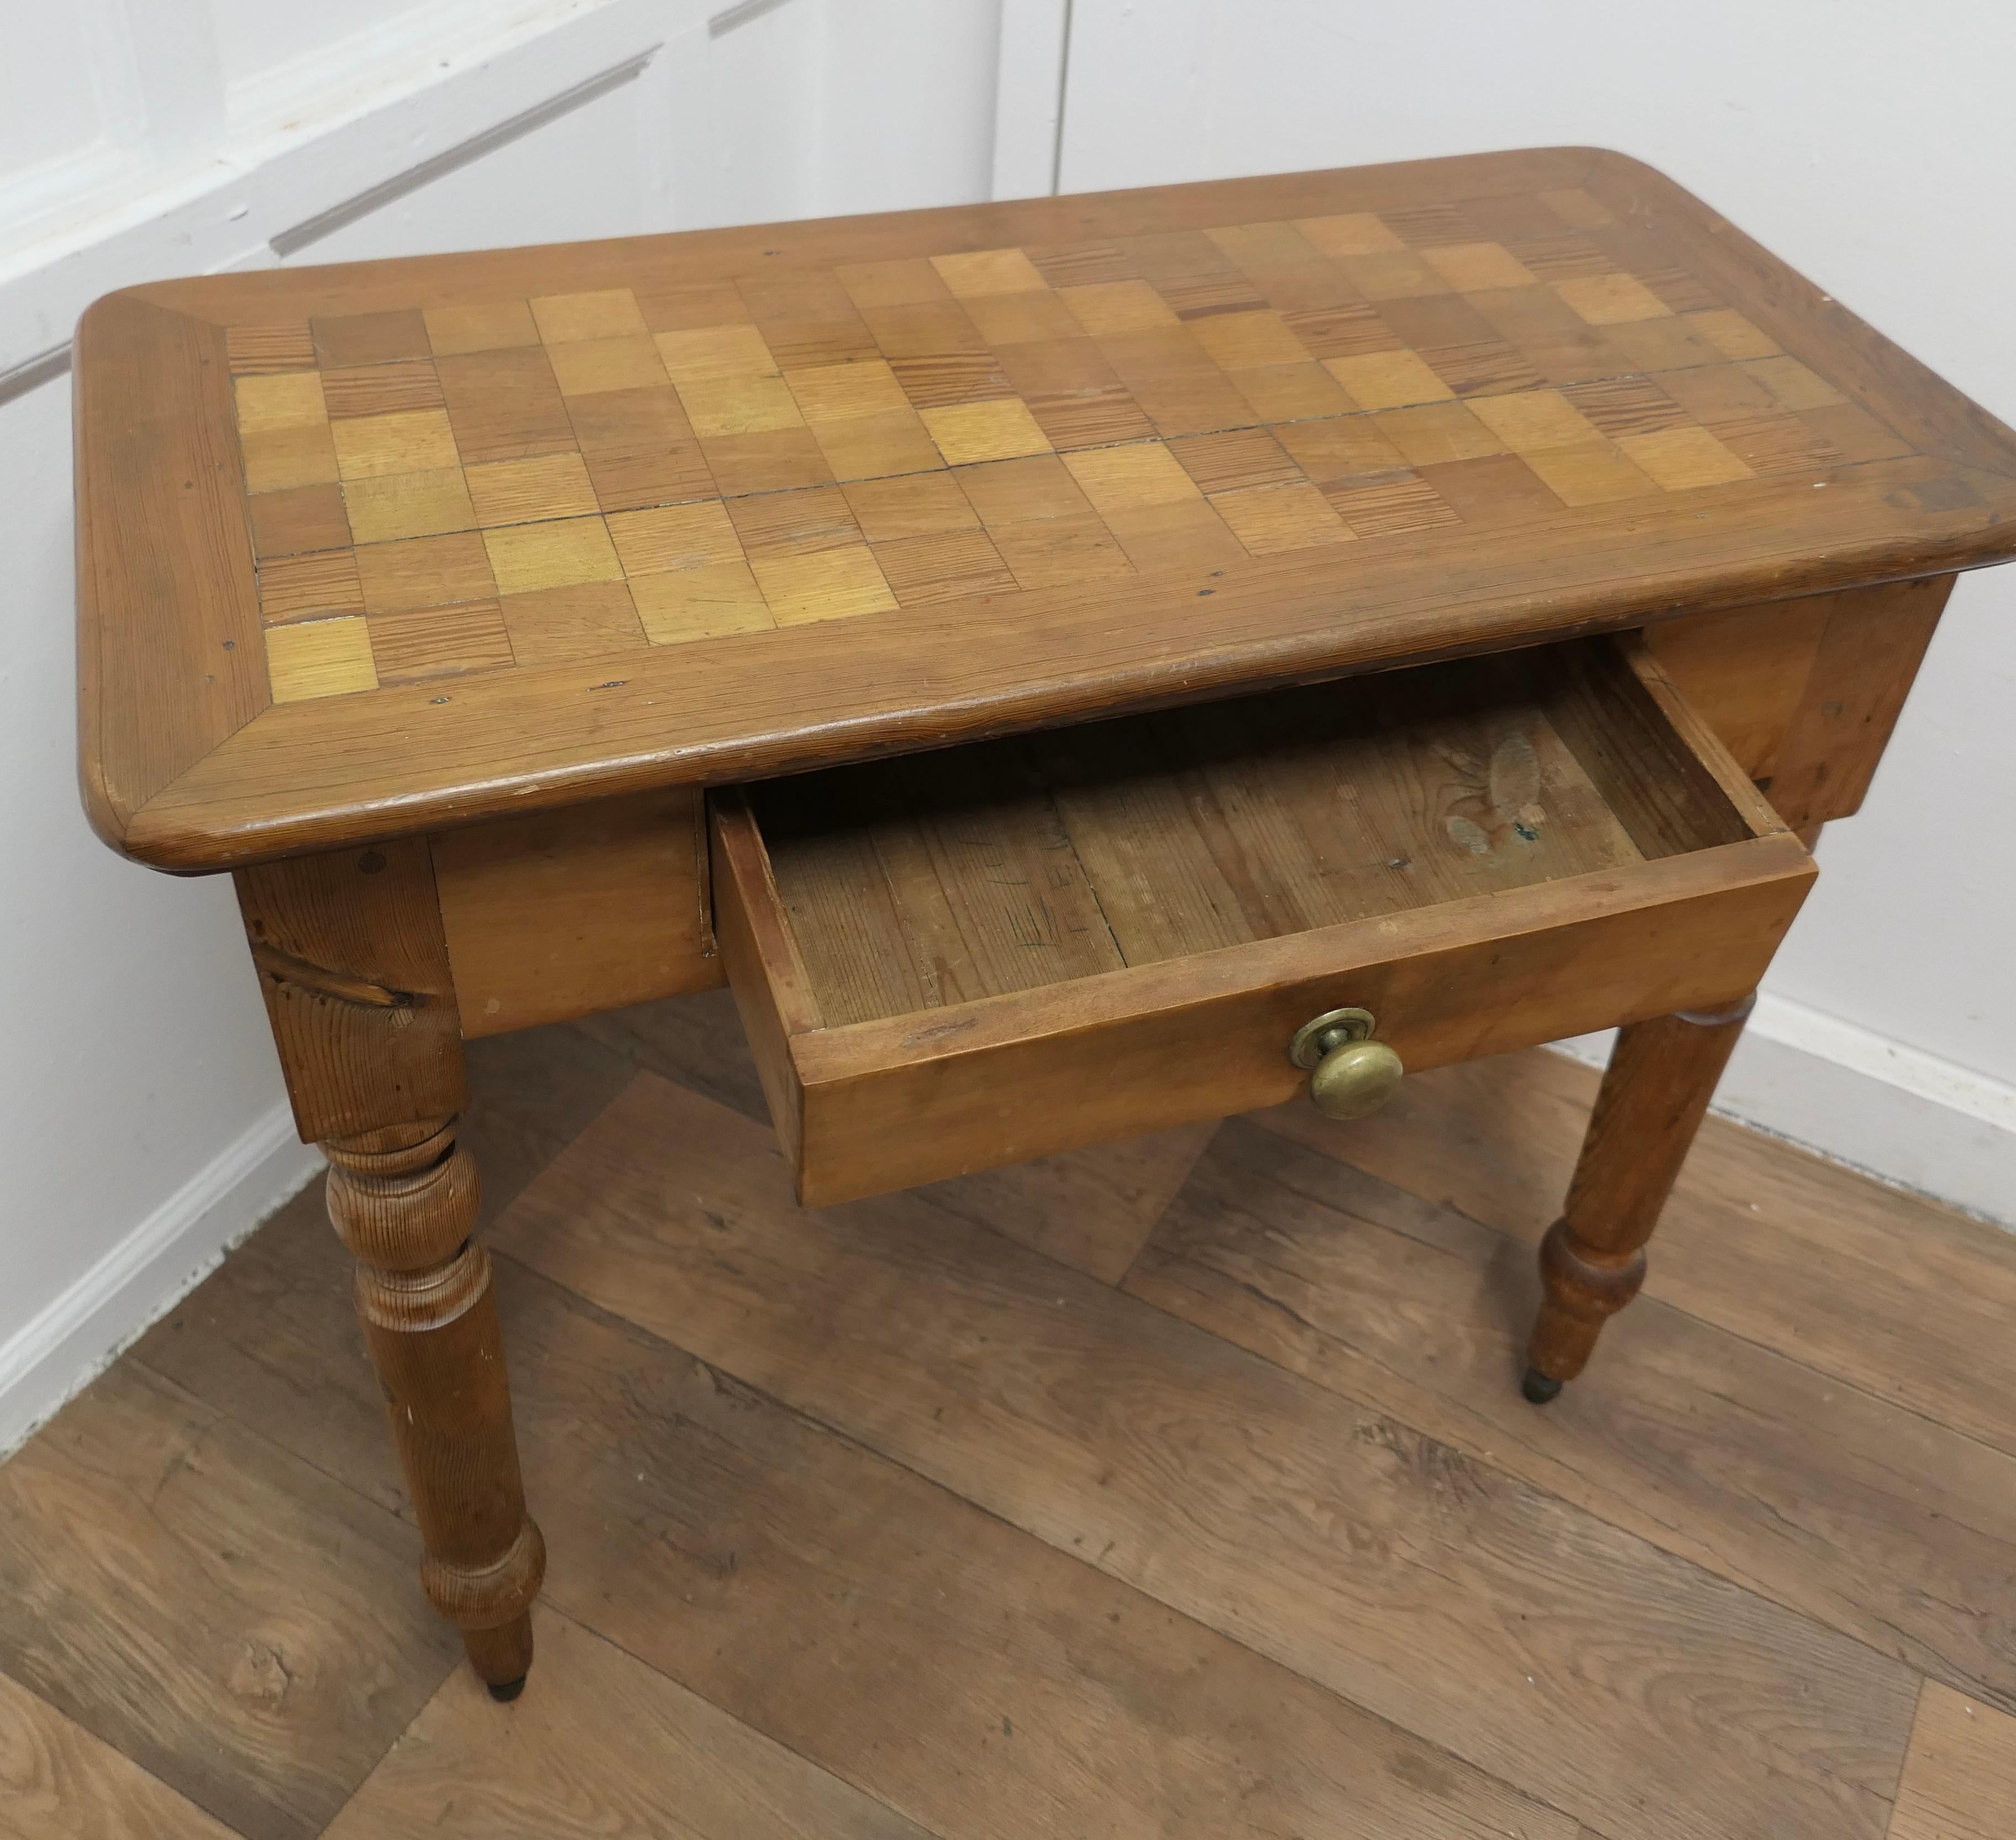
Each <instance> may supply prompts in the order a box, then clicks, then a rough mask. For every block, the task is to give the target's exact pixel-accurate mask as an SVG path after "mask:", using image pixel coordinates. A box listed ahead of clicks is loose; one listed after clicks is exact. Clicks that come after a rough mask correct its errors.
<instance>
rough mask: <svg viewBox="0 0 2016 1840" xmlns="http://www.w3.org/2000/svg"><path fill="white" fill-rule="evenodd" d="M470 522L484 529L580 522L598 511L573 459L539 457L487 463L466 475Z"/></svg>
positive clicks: (567, 456)
mask: <svg viewBox="0 0 2016 1840" xmlns="http://www.w3.org/2000/svg"><path fill="white" fill-rule="evenodd" d="M466 476H467V477H468V480H469V497H470V502H471V503H472V504H473V505H474V506H475V507H476V520H477V523H478V524H482V525H484V526H485V527H488V526H491V525H494V524H531V523H535V522H537V521H538V520H542V519H545V518H554V517H587V516H588V515H589V513H592V512H596V511H599V510H601V509H602V507H601V506H600V505H599V503H598V502H597V501H596V496H595V488H594V486H593V485H592V484H591V483H590V482H589V477H588V467H587V466H586V465H585V463H584V462H583V461H582V459H581V455H579V454H572V453H570V454H539V455H535V456H534V457H533V458H532V459H529V460H492V461H491V462H489V463H488V464H487V465H485V466H471V467H469V468H468V469H467V470H466Z"/></svg>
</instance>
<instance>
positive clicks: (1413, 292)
mask: <svg viewBox="0 0 2016 1840" xmlns="http://www.w3.org/2000/svg"><path fill="white" fill-rule="evenodd" d="M1337 266H1338V267H1339V268H1341V269H1343V271H1344V272H1345V274H1346V275H1348V276H1349V277H1350V278H1351V281H1352V286H1355V287H1356V288H1357V290H1359V293H1362V294H1363V295H1364V296H1365V297H1366V299H1367V300H1369V301H1407V300H1413V299H1416V298H1418V297H1420V296H1422V295H1424V294H1445V293H1453V292H1454V291H1455V290H1453V288H1452V287H1451V286H1449V283H1448V282H1446V281H1445V280H1444V279H1442V276H1441V275H1438V274H1437V273H1436V272H1435V270H1434V269H1432V268H1430V267H1429V266H1428V265H1427V263H1426V262H1425V261H1423V260H1422V259H1421V256H1420V252H1419V251H1418V250H1411V249H1395V250H1375V251H1373V253H1372V254H1369V255H1355V256H1339V257H1337Z"/></svg>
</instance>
